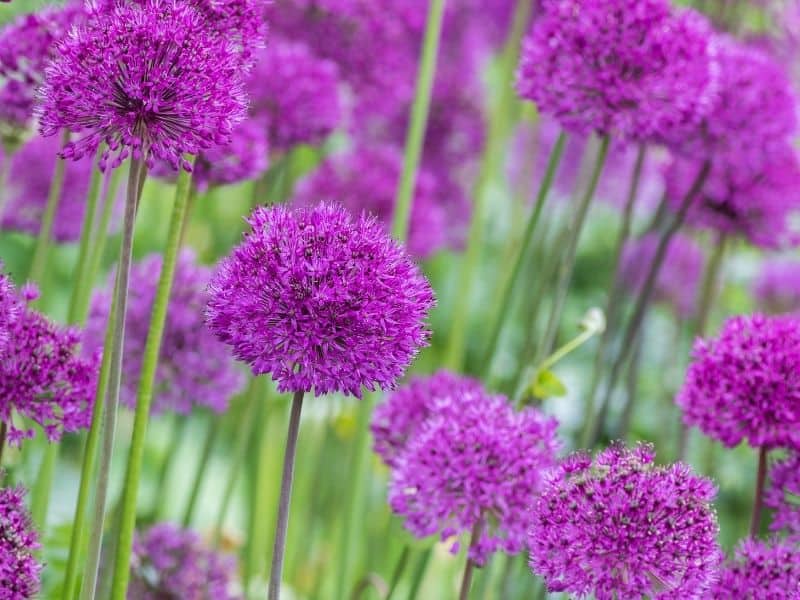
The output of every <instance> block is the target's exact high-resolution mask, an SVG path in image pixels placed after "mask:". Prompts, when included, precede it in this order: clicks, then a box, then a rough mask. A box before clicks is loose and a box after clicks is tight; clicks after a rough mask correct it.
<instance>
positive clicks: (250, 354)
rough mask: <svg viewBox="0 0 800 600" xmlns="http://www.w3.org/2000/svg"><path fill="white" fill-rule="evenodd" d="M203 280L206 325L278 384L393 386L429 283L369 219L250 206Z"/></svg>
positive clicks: (297, 387)
mask: <svg viewBox="0 0 800 600" xmlns="http://www.w3.org/2000/svg"><path fill="white" fill-rule="evenodd" d="M249 223H250V225H251V227H252V231H251V232H249V233H247V234H246V235H245V237H244V240H243V241H242V243H241V244H240V245H239V246H237V247H236V248H235V249H234V250H233V253H232V254H231V255H230V256H229V257H228V258H226V259H224V260H223V261H222V262H221V263H220V265H219V267H218V270H217V272H216V274H215V275H214V277H213V278H212V281H211V284H210V290H211V298H210V300H209V303H208V310H207V313H208V323H209V327H210V328H211V330H212V331H213V332H214V333H215V334H216V335H217V337H218V338H219V339H220V340H222V341H223V342H225V343H226V344H229V345H231V346H232V347H233V353H234V355H235V356H236V357H237V358H238V359H240V360H243V361H245V362H246V363H248V364H249V365H250V367H251V368H252V370H253V373H254V374H256V375H260V374H264V373H270V374H271V375H272V378H273V379H274V380H275V381H276V382H277V384H278V389H279V390H280V391H282V392H286V391H294V392H296V391H306V392H309V391H313V392H314V394H315V395H320V394H325V393H328V392H342V393H344V394H352V395H354V396H358V397H360V396H361V388H362V387H366V388H367V389H369V390H374V389H376V388H378V387H381V388H392V387H394V385H395V382H396V381H397V379H398V378H399V377H400V376H401V375H402V374H403V372H404V371H405V369H406V367H407V366H408V365H409V364H410V363H411V361H412V360H413V359H414V357H415V356H416V353H417V351H418V349H419V347H420V346H422V345H425V344H426V343H427V340H428V336H429V332H428V330H427V328H426V326H425V323H424V321H425V318H426V317H427V314H428V311H429V310H430V309H431V307H432V306H433V305H434V303H435V300H434V295H433V290H432V289H431V287H430V284H429V283H428V281H427V280H426V279H425V277H424V276H423V275H422V273H421V272H420V270H419V268H418V267H417V266H416V265H415V264H414V263H413V262H412V261H411V260H410V259H409V258H408V256H407V255H406V253H405V251H404V250H403V248H402V247H401V246H400V245H398V244H397V243H396V242H394V241H393V240H391V239H390V238H389V237H388V236H387V235H386V233H385V232H384V230H383V227H382V226H381V225H380V224H379V223H378V222H377V221H375V220H374V218H371V217H367V216H365V215H362V216H361V217H359V218H354V217H351V216H350V214H349V213H348V211H347V210H346V209H345V208H344V207H341V206H336V205H333V204H320V205H318V206H316V207H314V208H298V209H295V210H289V209H287V208H285V207H282V206H276V207H272V208H257V209H256V210H255V211H253V213H252V215H251V216H250V219H249Z"/></svg>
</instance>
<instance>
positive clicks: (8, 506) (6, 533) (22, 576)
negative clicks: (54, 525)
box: [0, 487, 42, 600]
mask: <svg viewBox="0 0 800 600" xmlns="http://www.w3.org/2000/svg"><path fill="white" fill-rule="evenodd" d="M39 548H40V546H39V536H38V534H37V533H36V530H35V529H34V528H33V525H32V524H31V519H30V516H29V515H28V512H27V508H26V507H25V490H24V489H23V488H22V487H14V488H10V487H6V488H3V489H0V598H7V599H8V600H32V599H33V598H36V597H38V593H39V578H40V574H41V570H42V565H41V564H40V563H39V561H38V559H37V558H36V553H37V552H38V550H39Z"/></svg>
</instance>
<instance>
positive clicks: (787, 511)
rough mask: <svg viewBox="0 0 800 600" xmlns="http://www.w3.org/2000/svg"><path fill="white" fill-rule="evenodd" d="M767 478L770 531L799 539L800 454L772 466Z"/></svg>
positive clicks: (766, 504) (791, 453)
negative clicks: (768, 478)
mask: <svg viewBox="0 0 800 600" xmlns="http://www.w3.org/2000/svg"><path fill="white" fill-rule="evenodd" d="M769 476H770V485H769V487H768V488H767V489H766V491H765V492H764V505H765V506H767V507H769V508H771V509H772V511H773V513H772V523H771V524H770V529H772V530H773V531H781V530H783V531H786V532H788V533H790V534H791V535H792V536H793V537H797V538H798V539H800V504H798V502H797V499H798V498H800V452H798V451H796V450H795V451H792V452H790V453H789V454H788V455H787V456H786V457H785V458H783V459H781V460H779V461H778V462H776V463H775V464H773V465H772V468H771V469H770V473H769ZM798 568H800V566H799V567H798ZM798 581H800V580H798ZM798 591H800V586H798Z"/></svg>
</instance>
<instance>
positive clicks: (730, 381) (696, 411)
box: [675, 314, 800, 448]
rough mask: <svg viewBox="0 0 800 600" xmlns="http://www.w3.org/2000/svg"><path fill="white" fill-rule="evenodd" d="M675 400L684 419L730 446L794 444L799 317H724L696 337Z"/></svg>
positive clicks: (798, 423) (799, 402)
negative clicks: (712, 333)
mask: <svg viewBox="0 0 800 600" xmlns="http://www.w3.org/2000/svg"><path fill="white" fill-rule="evenodd" d="M675 401H676V403H677V404H678V406H679V407H680V408H681V409H682V410H683V420H684V422H685V423H686V424H687V425H694V426H696V427H699V428H700V430H702V431H703V433H705V434H706V435H708V436H710V437H712V438H714V439H716V440H718V441H720V442H722V443H723V444H725V445H726V446H728V447H730V448H732V447H734V446H736V445H738V444H739V443H740V442H742V441H743V440H747V442H748V443H749V444H750V445H751V446H753V447H756V448H761V447H763V448H775V447H790V448H800V321H798V320H797V319H795V318H792V317H786V316H783V317H765V316H763V315H759V314H756V315H753V316H737V317H733V318H731V319H728V320H727V321H726V322H725V325H724V326H723V328H722V331H721V332H720V334H719V335H718V336H717V337H716V338H714V339H709V340H702V339H701V340H697V341H696V342H695V345H694V350H693V352H692V362H691V364H690V365H689V370H688V372H687V374H686V381H685V382H684V384H683V388H682V389H681V391H680V392H679V393H678V396H677V398H676V400H675Z"/></svg>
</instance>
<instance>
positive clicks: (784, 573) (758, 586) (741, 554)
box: [710, 539, 800, 600]
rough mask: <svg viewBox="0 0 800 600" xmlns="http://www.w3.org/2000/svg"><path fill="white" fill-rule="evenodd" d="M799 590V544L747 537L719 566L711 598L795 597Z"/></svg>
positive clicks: (784, 599)
mask: <svg viewBox="0 0 800 600" xmlns="http://www.w3.org/2000/svg"><path fill="white" fill-rule="evenodd" d="M798 593H800V548H798V546H797V545H796V544H792V543H790V542H785V541H780V540H777V539H773V540H771V541H769V542H767V541H760V540H753V539H746V540H744V541H743V542H742V543H741V544H740V545H739V547H738V548H737V549H736V554H735V555H734V557H733V558H732V559H731V560H729V561H728V562H727V563H725V565H724V566H723V567H722V568H721V569H720V573H719V581H718V582H717V583H716V584H715V585H714V588H713V590H712V592H711V595H710V598H711V599H712V600H730V599H731V598H754V599H755V598H765V599H766V598H769V599H770V600H797V598H798Z"/></svg>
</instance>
